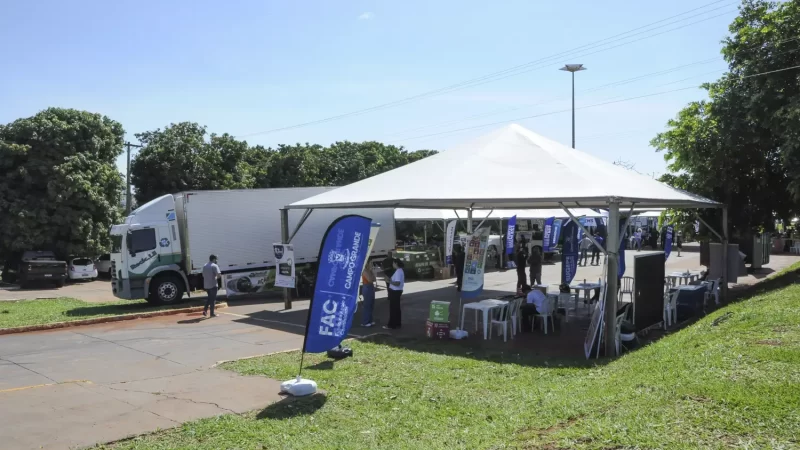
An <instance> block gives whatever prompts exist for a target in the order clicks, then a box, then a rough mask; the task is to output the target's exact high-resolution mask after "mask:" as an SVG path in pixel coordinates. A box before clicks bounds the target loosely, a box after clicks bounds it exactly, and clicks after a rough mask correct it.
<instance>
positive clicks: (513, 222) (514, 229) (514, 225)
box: [506, 216, 517, 255]
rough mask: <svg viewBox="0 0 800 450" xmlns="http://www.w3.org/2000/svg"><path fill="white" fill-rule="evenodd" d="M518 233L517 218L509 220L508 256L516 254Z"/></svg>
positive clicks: (507, 235) (507, 236)
mask: <svg viewBox="0 0 800 450" xmlns="http://www.w3.org/2000/svg"><path fill="white" fill-rule="evenodd" d="M516 232H517V216H514V217H512V218H511V219H509V220H508V230H506V255H513V254H514V235H515V234H516Z"/></svg>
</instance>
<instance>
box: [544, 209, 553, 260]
mask: <svg viewBox="0 0 800 450" xmlns="http://www.w3.org/2000/svg"><path fill="white" fill-rule="evenodd" d="M555 219H556V218H555V217H550V218H549V219H544V231H543V232H542V251H543V252H545V253H548V252H550V245H551V243H552V242H553V221H555Z"/></svg>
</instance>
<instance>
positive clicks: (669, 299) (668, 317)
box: [663, 290, 681, 330]
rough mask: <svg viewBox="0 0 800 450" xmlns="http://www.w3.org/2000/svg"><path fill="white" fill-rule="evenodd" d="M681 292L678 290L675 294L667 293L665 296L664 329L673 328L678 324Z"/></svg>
mask: <svg viewBox="0 0 800 450" xmlns="http://www.w3.org/2000/svg"><path fill="white" fill-rule="evenodd" d="M680 292H681V291H678V290H676V291H675V292H673V293H669V292H667V293H666V294H664V314H663V319H664V329H665V330H666V329H667V327H671V326H672V325H673V324H676V323H677V322H678V308H677V306H678V305H677V303H678V294H679V293H680Z"/></svg>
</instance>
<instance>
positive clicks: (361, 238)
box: [303, 216, 372, 353]
mask: <svg viewBox="0 0 800 450" xmlns="http://www.w3.org/2000/svg"><path fill="white" fill-rule="evenodd" d="M371 224H372V221H371V220H370V219H368V218H366V217H362V216H343V217H340V218H338V219H336V220H335V221H334V222H333V223H332V224H331V226H330V227H329V228H328V231H327V232H325V236H324V237H323V239H322V246H321V248H320V252H319V267H318V269H317V279H316V282H315V284H314V295H313V296H312V297H311V305H310V306H309V311H308V323H307V326H306V336H305V341H304V342H303V351H306V352H310V353H320V352H325V351H328V350H330V349H332V348H334V347H336V346H337V345H339V344H340V343H341V342H342V340H343V339H344V338H345V337H346V336H347V333H348V332H349V331H350V326H351V325H352V324H353V312H354V311H355V306H356V300H357V299H358V286H359V283H360V282H361V269H362V268H363V267H364V263H365V261H366V260H367V258H368V256H369V237H370V228H371Z"/></svg>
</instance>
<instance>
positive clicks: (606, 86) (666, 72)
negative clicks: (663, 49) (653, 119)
mask: <svg viewBox="0 0 800 450" xmlns="http://www.w3.org/2000/svg"><path fill="white" fill-rule="evenodd" d="M798 39H800V36H795V37H792V38H788V39H784V40H781V41H778V42H774V43H772V44H771V45H772V46H777V45H780V44H784V43H786V42H790V41H796V40H798ZM759 46H761V44H756V45H753V46H750V47H747V48H744V49H741V50H747V49H750V48H755V47H759ZM797 50H799V49H796V48H795V49H791V50H787V51H784V52H779V53H776V54H775V55H776V56H777V55H781V54H784V53H791V52H795V51H797ZM722 59H723V58H722V57H714V58H709V59H705V60H701V61H695V62H692V63H688V64H684V65H681V66H677V67H673V68H670V69H665V70H661V71H658V72H651V73H648V74H644V75H639V76H636V77H633V78H628V79H625V80H620V81H614V82H611V83H608V84H604V85H600V86H596V87H593V88H589V89H585V90H583V91H580V93H589V92H596V91H599V90H602V89H605V88H608V87H614V86H620V85H624V84H629V83H633V82H635V81H639V80H642V79H645V78H649V77H651V76H658V75H665V74H668V73H672V72H675V71H678V70H681V69H684V68H687V67H691V66H695V65H700V64H708V63H711V62H714V61H720V60H722ZM725 70H727V69H718V70H713V71H710V72H704V73H702V74H699V75H693V76H691V77H687V78H683V79H681V80H677V81H671V82H668V83H664V84H659V85H656V86H654V87H663V86H669V85H671V84H677V83H680V82H683V81H686V80H691V79H693V78H697V77H700V76H705V75H708V74H712V73H718V72H724V71H725ZM618 97H620V96H614V97H612V98H611V99H614V98H618ZM564 98H569V96H560V97H556V98H553V99H550V100H546V101H543V102H539V103H535V104H532V105H523V106H517V107H513V108H503V109H501V110H495V111H490V112H488V113H479V114H473V115H471V116H467V117H463V118H461V119H454V120H448V121H445V122H439V123H436V124H431V125H423V126H421V127H416V128H411V129H406V130H403V131H398V132H395V133H389V134H386V135H384V136H385V137H392V136H397V135H402V134H406V133H411V132H414V131H420V130H425V129H428V128H435V127H440V126H446V125H452V124H456V123H461V122H466V121H469V120H472V119H478V118H481V117H488V116H493V115H496V114H503V113H508V112H512V111H519V110H521V109H528V108H533V107H535V106H541V105H546V104H548V103H552V102H554V101H557V100H561V99H564ZM611 99H609V100H611Z"/></svg>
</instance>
